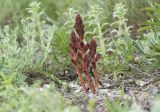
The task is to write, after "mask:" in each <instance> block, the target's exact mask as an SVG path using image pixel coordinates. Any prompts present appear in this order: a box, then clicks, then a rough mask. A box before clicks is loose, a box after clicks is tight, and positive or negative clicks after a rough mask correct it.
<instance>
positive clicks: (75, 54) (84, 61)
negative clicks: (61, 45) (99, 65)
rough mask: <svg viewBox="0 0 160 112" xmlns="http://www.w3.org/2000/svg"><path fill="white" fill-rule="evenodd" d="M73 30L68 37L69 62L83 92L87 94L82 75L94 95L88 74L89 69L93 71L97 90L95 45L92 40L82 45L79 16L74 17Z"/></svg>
mask: <svg viewBox="0 0 160 112" xmlns="http://www.w3.org/2000/svg"><path fill="white" fill-rule="evenodd" d="M74 28H75V31H72V32H71V35H70V55H71V61H72V63H73V64H74V65H75V68H76V72H77V75H78V77H79V79H80V83H81V86H82V89H83V91H85V92H87V91H86V86H85V82H84V80H83V77H82V74H85V76H86V79H87V81H88V83H89V87H90V90H91V91H92V93H95V87H94V83H93V80H92V78H91V76H92V74H91V73H90V71H89V68H92V69H93V74H94V79H95V86H96V88H97V89H98V82H99V77H98V72H97V70H96V62H97V61H98V59H99V57H100V56H99V55H98V54H97V53H96V47H97V44H96V41H95V40H94V39H92V40H91V41H90V42H89V43H87V44H84V42H83V39H84V25H83V21H82V18H81V16H80V15H79V14H78V15H77V16H76V20H75V25H74Z"/></svg>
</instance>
